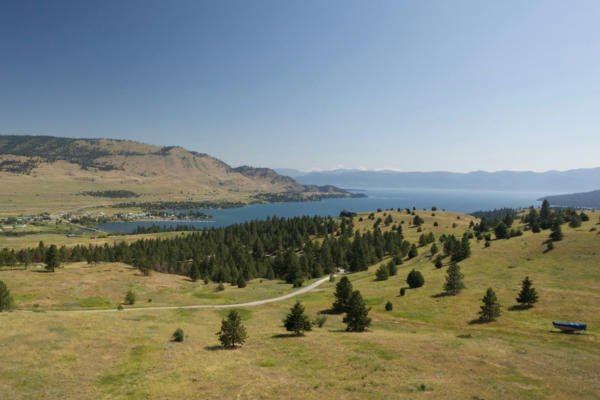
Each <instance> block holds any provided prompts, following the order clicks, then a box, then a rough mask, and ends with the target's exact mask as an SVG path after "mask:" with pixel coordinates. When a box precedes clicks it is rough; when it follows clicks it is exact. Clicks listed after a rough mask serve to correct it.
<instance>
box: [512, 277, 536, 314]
mask: <svg viewBox="0 0 600 400" xmlns="http://www.w3.org/2000/svg"><path fill="white" fill-rule="evenodd" d="M532 285H533V282H532V281H531V280H530V279H529V277H528V276H526V277H525V279H523V283H522V286H521V291H520V292H519V296H518V297H517V303H519V304H522V305H525V306H527V307H531V306H533V304H534V303H536V302H537V300H538V295H537V292H536V290H535V288H534V287H533V286H532Z"/></svg>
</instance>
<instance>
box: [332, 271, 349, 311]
mask: <svg viewBox="0 0 600 400" xmlns="http://www.w3.org/2000/svg"><path fill="white" fill-rule="evenodd" d="M334 296H335V301H334V302H333V311H335V312H338V313H343V312H346V310H347V309H348V301H349V300H350V296H352V283H350V279H348V277H347V276H342V279H340V281H339V282H338V283H337V284H336V285H335V293H334Z"/></svg>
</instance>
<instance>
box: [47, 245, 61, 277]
mask: <svg viewBox="0 0 600 400" xmlns="http://www.w3.org/2000/svg"><path fill="white" fill-rule="evenodd" d="M45 263H46V269H47V270H48V271H51V272H54V270H55V269H56V268H58V267H59V266H60V261H59V259H58V248H57V247H56V245H55V244H53V245H51V246H50V247H49V248H48V250H47V251H46V258H45Z"/></svg>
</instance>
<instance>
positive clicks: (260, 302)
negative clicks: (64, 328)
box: [56, 277, 329, 313]
mask: <svg viewBox="0 0 600 400" xmlns="http://www.w3.org/2000/svg"><path fill="white" fill-rule="evenodd" d="M328 280H329V277H326V278H323V279H319V280H318V281H316V282H313V283H311V284H310V285H308V286H306V287H303V288H302V289H298V290H296V291H295V292H292V293H288V294H284V295H283V296H279V297H273V298H271V299H265V300H256V301H250V302H248V303H237V304H196V305H190V306H156V307H129V308H123V309H122V310H117V309H116V308H111V309H102V310H63V311H56V312H70V313H101V312H123V311H149V310H176V309H182V308H213V309H215V308H233V307H256V306H260V305H263V304H267V303H273V302H276V301H281V300H286V299H289V298H291V297H294V296H298V295H300V294H302V293H306V292H310V291H311V290H313V289H314V288H316V287H317V286H319V285H322V284H323V283H325V282H327V281H328Z"/></svg>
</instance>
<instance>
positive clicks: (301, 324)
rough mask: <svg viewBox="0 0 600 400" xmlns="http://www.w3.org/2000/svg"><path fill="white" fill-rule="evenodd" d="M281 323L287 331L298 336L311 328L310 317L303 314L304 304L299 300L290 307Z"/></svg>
mask: <svg viewBox="0 0 600 400" xmlns="http://www.w3.org/2000/svg"><path fill="white" fill-rule="evenodd" d="M283 325H284V326H285V329H287V330H288V331H289V332H294V333H295V334H296V335H298V336H300V335H302V334H303V333H304V332H305V331H310V330H311V328H312V326H311V323H310V319H309V318H308V316H307V315H306V314H304V306H303V305H302V304H300V302H299V301H297V302H296V304H294V306H293V307H292V308H291V309H290V313H289V314H288V315H287V316H286V317H285V319H284V320H283Z"/></svg>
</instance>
